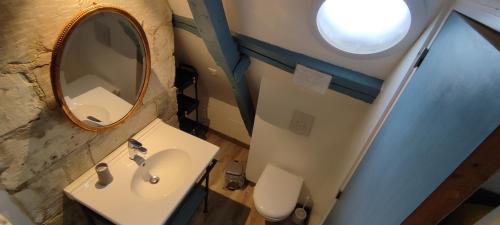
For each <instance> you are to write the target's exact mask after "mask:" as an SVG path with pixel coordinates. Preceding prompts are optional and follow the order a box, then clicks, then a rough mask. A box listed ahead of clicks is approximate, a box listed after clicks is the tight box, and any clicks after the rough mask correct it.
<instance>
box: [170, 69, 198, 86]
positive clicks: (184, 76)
mask: <svg viewBox="0 0 500 225" xmlns="http://www.w3.org/2000/svg"><path fill="white" fill-rule="evenodd" d="M175 73H176V74H175V82H174V85H175V87H176V88H177V89H179V90H180V91H181V92H182V91H183V90H184V89H186V88H188V87H189V86H191V85H192V84H194V83H195V82H196V81H197V80H198V72H196V69H194V68H193V67H191V66H187V65H184V64H181V65H180V66H179V67H178V68H177V69H176V71H175Z"/></svg>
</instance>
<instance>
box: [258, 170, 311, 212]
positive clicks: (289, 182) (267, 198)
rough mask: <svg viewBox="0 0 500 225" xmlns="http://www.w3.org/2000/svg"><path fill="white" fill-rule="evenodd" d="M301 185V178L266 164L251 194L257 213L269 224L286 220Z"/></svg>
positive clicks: (293, 206) (292, 208)
mask: <svg viewBox="0 0 500 225" xmlns="http://www.w3.org/2000/svg"><path fill="white" fill-rule="evenodd" d="M302 183H303V179H302V178H301V177H299V176H297V175H294V174H292V173H289V172H287V171H285V170H283V169H281V168H279V167H276V166H274V165H271V164H267V165H266V168H265V169H264V172H262V175H260V177H259V180H258V181H257V184H256V185H255V189H254V193H253V201H254V204H255V208H256V209H257V212H259V214H260V215H261V216H263V217H264V219H265V220H266V221H269V222H278V221H282V220H284V219H286V218H287V217H288V216H289V215H290V214H291V213H292V211H293V210H294V209H295V206H296V204H297V200H298V198H299V194H300V189H301V188H302Z"/></svg>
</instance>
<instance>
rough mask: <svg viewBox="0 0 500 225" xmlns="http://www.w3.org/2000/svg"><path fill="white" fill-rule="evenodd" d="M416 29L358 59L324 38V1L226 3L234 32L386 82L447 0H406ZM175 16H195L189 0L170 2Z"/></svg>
mask: <svg viewBox="0 0 500 225" xmlns="http://www.w3.org/2000/svg"><path fill="white" fill-rule="evenodd" d="M406 1H407V4H408V5H409V7H410V9H411V10H412V11H411V13H412V26H411V27H410V32H409V33H408V35H407V37H406V38H405V39H403V41H402V42H401V43H400V44H398V45H397V46H396V47H394V48H393V49H391V50H389V51H388V52H385V53H381V54H376V55H370V56H358V55H351V54H347V53H344V52H341V51H339V50H337V49H335V48H333V47H331V46H329V45H328V44H326V42H325V41H324V40H323V39H321V37H320V36H319V34H318V32H317V30H316V25H315V15H316V10H317V8H318V7H319V5H320V3H321V2H322V0H272V1H269V0H223V3H224V9H225V11H226V16H227V18H228V22H229V26H230V28H231V30H232V31H234V32H238V33H241V34H244V35H247V36H251V37H254V38H257V39H260V40H262V41H265V42H268V43H271V44H274V45H277V46H280V47H283V48H286V49H289V50H292V51H295V52H299V53H302V54H305V55H308V56H311V57H314V58H318V59H321V60H323V61H326V62H329V63H332V64H335V65H338V66H342V67H345V68H349V69H352V70H355V71H358V72H362V73H365V74H367V75H371V76H374V77H378V78H380V79H385V78H386V77H387V76H388V75H389V74H390V73H391V71H392V70H393V68H394V67H395V66H396V65H397V64H398V63H399V61H400V59H401V58H402V56H403V55H404V54H405V53H406V51H407V50H408V49H409V47H410V46H411V45H412V44H413V42H414V41H415V40H416V39H417V38H418V36H419V35H420V34H421V32H422V31H423V30H424V28H425V27H426V26H427V25H428V24H429V22H430V21H431V20H432V19H433V18H434V16H435V15H436V13H437V12H438V11H439V9H440V6H441V5H442V3H443V2H445V1H447V0H406ZM169 3H170V5H171V7H172V10H173V11H174V14H177V15H180V16H185V17H191V18H192V14H191V12H190V10H189V6H188V4H187V1H186V0H169Z"/></svg>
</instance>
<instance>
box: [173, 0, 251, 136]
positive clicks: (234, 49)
mask: <svg viewBox="0 0 500 225" xmlns="http://www.w3.org/2000/svg"><path fill="white" fill-rule="evenodd" d="M188 3H189V7H190V8H191V12H192V13H193V17H194V22H195V24H196V27H197V29H198V35H199V36H200V37H201V38H202V39H203V41H204V42H205V45H206V46H207V48H208V51H209V52H210V55H212V57H213V58H214V60H215V62H216V63H217V65H218V66H219V67H221V68H222V69H223V70H224V72H225V73H226V75H227V78H228V80H229V82H230V83H231V86H232V88H233V92H234V95H235V98H236V103H237V104H238V108H239V110H240V114H241V117H242V119H243V122H244V123H245V126H246V128H247V131H248V134H249V135H252V129H253V121H254V117H255V107H254V106H253V102H252V98H251V96H250V92H249V90H248V85H247V81H246V78H245V71H246V69H247V68H248V65H249V64H250V60H249V59H248V58H245V57H243V58H242V57H240V56H241V54H240V52H239V50H238V46H237V44H236V42H235V41H234V40H233V37H232V36H231V32H230V31H229V27H228V25H227V20H226V15H225V14H224V8H223V6H222V1H221V0H188ZM179 18H180V17H174V19H179ZM179 23H180V24H181V25H182V26H181V28H182V27H184V28H185V27H189V29H190V30H192V29H191V27H193V26H192V25H193V24H194V23H191V22H188V20H187V19H183V20H180V21H179ZM174 24H176V23H174ZM188 31H189V30H188Z"/></svg>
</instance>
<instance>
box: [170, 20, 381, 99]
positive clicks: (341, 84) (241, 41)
mask: <svg viewBox="0 0 500 225" xmlns="http://www.w3.org/2000/svg"><path fill="white" fill-rule="evenodd" d="M175 21H179V23H177V22H175ZM177 24H179V25H177ZM186 24H187V25H186ZM174 25H175V26H176V27H178V28H181V29H185V30H187V31H190V32H191V33H193V34H195V35H198V36H200V35H199V33H197V32H193V31H192V29H190V28H191V27H196V26H197V25H196V23H195V22H194V20H192V19H190V18H186V17H182V16H177V15H174ZM186 27H187V28H186ZM233 38H234V39H235V40H236V41H237V43H238V47H239V51H240V52H241V53H244V54H246V55H248V56H251V57H254V58H256V59H259V60H261V61H263V62H266V63H268V64H270V65H273V66H275V67H277V68H279V69H282V70H284V71H287V72H290V73H293V72H294V71H295V66H296V65H297V64H302V65H304V66H307V67H309V68H312V69H315V70H318V71H320V72H323V73H325V74H329V75H331V76H332V82H331V83H330V85H329V88H330V89H332V90H334V91H337V92H340V93H343V94H346V95H349V96H351V97H353V98H356V99H359V100H362V101H365V102H368V103H372V102H373V101H374V100H375V98H376V97H377V96H378V94H379V93H380V89H381V88H382V84H383V81H382V80H380V79H377V78H374V77H371V76H368V75H365V74H362V73H359V72H356V71H352V70H349V69H345V68H342V67H339V66H336V65H333V64H330V63H327V62H324V61H321V60H318V59H315V58H312V57H309V56H306V55H303V54H300V53H297V52H292V51H290V50H287V49H284V48H281V47H278V46H275V45H272V44H269V43H266V42H263V41H260V40H257V39H254V38H251V37H248V36H244V35H239V34H236V35H235V36H234V37H233Z"/></svg>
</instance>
